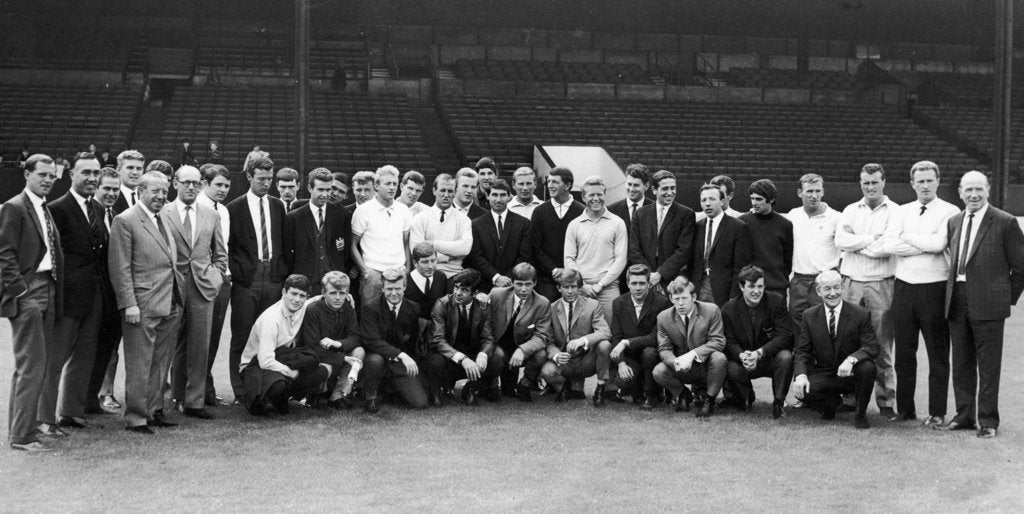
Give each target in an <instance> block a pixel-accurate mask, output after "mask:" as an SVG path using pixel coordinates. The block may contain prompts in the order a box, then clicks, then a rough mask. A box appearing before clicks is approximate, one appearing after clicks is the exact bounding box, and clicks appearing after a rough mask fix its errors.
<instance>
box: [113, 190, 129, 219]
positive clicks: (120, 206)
mask: <svg viewBox="0 0 1024 514" xmlns="http://www.w3.org/2000/svg"><path fill="white" fill-rule="evenodd" d="M128 207H130V206H129V205H128V199H127V198H125V197H124V194H123V193H121V194H118V196H117V200H115V201H114V215H115V216H117V215H118V214H121V213H122V212H124V211H127V210H128Z"/></svg>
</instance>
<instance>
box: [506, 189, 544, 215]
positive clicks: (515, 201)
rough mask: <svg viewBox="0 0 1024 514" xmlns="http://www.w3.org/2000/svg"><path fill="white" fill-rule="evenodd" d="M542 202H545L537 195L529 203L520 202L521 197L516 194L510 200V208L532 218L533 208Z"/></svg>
mask: <svg viewBox="0 0 1024 514" xmlns="http://www.w3.org/2000/svg"><path fill="white" fill-rule="evenodd" d="M542 203H544V202H542V201H541V199H540V198H537V196H536V195H534V197H533V198H532V199H530V203H528V204H523V203H520V202H519V197H518V196H516V197H513V198H512V200H511V201H510V202H508V210H509V211H511V212H514V213H516V214H518V215H520V216H522V217H524V218H526V219H530V218H531V217H533V210H534V209H536V208H537V206H538V205H540V204H542Z"/></svg>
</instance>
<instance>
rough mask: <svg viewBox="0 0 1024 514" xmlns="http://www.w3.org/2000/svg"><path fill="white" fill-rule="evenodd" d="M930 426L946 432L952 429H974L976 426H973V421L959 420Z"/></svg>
mask: <svg viewBox="0 0 1024 514" xmlns="http://www.w3.org/2000/svg"><path fill="white" fill-rule="evenodd" d="M932 428H934V429H935V430H944V431H947V432H952V431H954V430H974V429H975V428H977V427H975V426H974V423H961V422H959V421H950V422H949V423H946V424H945V425H935V426H933V427H932Z"/></svg>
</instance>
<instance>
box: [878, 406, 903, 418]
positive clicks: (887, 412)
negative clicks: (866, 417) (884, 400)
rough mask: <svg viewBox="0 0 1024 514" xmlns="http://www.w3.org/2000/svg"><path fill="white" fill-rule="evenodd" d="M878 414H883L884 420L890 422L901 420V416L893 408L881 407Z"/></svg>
mask: <svg viewBox="0 0 1024 514" xmlns="http://www.w3.org/2000/svg"><path fill="white" fill-rule="evenodd" d="M878 413H879V414H881V416H882V417H883V418H885V419H887V420H889V421H896V419H897V418H899V416H898V415H897V414H896V411H895V410H893V409H892V407H879V408H878Z"/></svg>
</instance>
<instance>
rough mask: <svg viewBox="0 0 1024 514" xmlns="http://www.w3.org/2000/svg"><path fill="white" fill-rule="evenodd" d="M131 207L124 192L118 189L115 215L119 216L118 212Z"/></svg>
mask: <svg viewBox="0 0 1024 514" xmlns="http://www.w3.org/2000/svg"><path fill="white" fill-rule="evenodd" d="M136 196H137V195H136ZM168 201H170V200H168ZM129 207H131V206H130V205H128V199H127V198H125V197H124V194H122V193H121V192H120V191H118V195H117V200H115V201H114V215H115V216H117V215H118V214H121V213H122V212H124V211H127V210H128V208H129Z"/></svg>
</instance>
